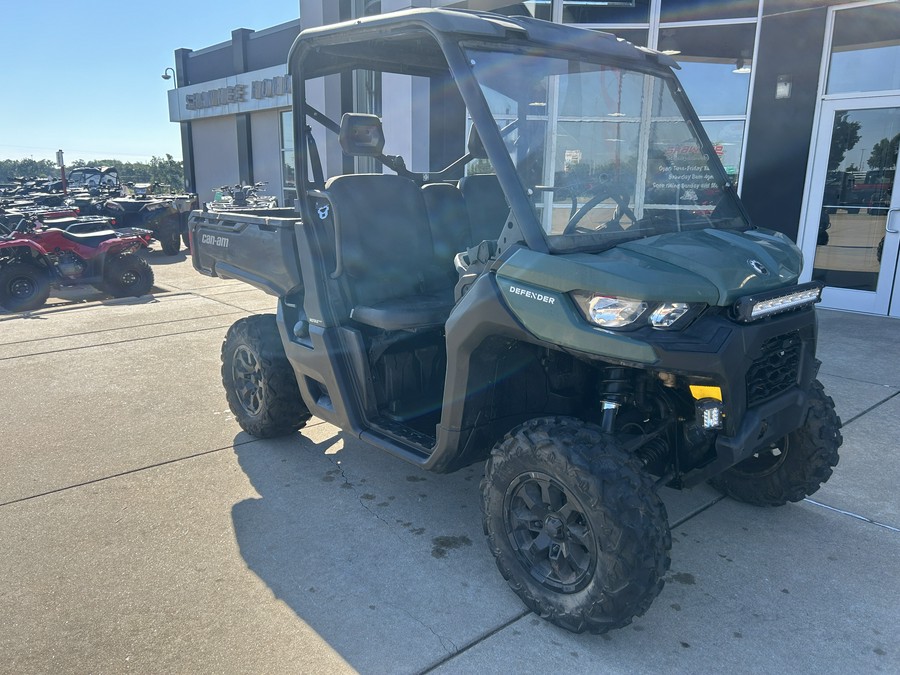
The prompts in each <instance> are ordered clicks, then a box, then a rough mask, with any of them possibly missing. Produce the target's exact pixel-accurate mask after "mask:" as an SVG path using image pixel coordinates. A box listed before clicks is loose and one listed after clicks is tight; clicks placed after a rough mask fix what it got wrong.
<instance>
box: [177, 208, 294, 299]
mask: <svg viewBox="0 0 900 675" xmlns="http://www.w3.org/2000/svg"><path fill="white" fill-rule="evenodd" d="M301 225H302V220H301V219H300V216H299V214H298V213H297V212H296V211H295V210H294V209H292V208H278V209H260V210H255V211H253V210H245V211H234V212H228V211H219V212H211V211H193V212H191V215H190V218H189V220H188V228H189V231H190V236H191V257H192V259H193V264H194V269H196V270H197V271H198V272H200V273H201V274H205V275H207V276H211V277H220V278H222V279H239V280H240V281H244V282H246V283H248V284H250V285H251V286H255V287H256V288H258V289H260V290H262V291H265V292H266V293H268V294H270V295H274V296H276V297H283V296H286V295H288V294H290V293H291V292H292V291H293V290H295V289H296V288H298V287H300V286H302V279H301V277H300V267H299V264H298V258H297V247H296V239H295V232H294V228H295V227H299V226H301Z"/></svg>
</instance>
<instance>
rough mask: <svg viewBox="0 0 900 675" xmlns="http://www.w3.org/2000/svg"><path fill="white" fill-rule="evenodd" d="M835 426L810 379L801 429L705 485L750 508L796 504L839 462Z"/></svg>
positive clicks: (825, 399)
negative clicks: (807, 407) (804, 417)
mask: <svg viewBox="0 0 900 675" xmlns="http://www.w3.org/2000/svg"><path fill="white" fill-rule="evenodd" d="M840 428H841V420H840V418H839V417H838V416H837V414H836V413H835V411H834V401H833V400H832V399H831V397H830V396H828V395H827V394H826V393H825V388H824V387H823V386H822V384H821V383H820V382H819V381H818V380H816V381H815V382H814V383H813V387H812V392H811V393H810V409H809V413H808V415H807V416H806V422H805V423H804V425H803V426H802V427H800V428H799V429H797V430H796V431H793V432H791V433H790V434H788V435H787V436H785V437H784V438H783V439H781V441H779V442H778V443H775V444H773V445H772V446H771V447H768V448H765V449H763V450H760V451H759V452H757V453H756V454H754V455H753V456H752V457H748V458H747V459H745V460H744V461H743V462H741V463H740V464H736V465H735V466H733V467H731V468H730V469H728V471H725V472H724V473H722V474H721V475H719V476H716V477H715V478H713V479H712V480H711V481H710V482H711V483H712V484H713V486H715V487H716V488H717V489H719V490H721V491H722V492H724V493H725V494H726V495H728V496H729V497H733V498H734V499H737V500H738V501H742V502H746V503H748V504H755V505H756V506H781V505H782V504H786V503H787V502H799V501H800V500H801V499H804V498H805V497H808V496H809V495H811V494H813V493H814V492H815V491H816V490H818V489H819V488H820V487H821V486H822V484H823V483H824V482H825V481H827V480H828V479H829V478H830V477H831V473H832V470H833V469H834V467H835V466H836V465H837V463H838V460H839V459H840V457H839V456H838V448H839V447H840V445H841V441H842V439H841V432H840Z"/></svg>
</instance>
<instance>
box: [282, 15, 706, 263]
mask: <svg viewBox="0 0 900 675" xmlns="http://www.w3.org/2000/svg"><path fill="white" fill-rule="evenodd" d="M517 44H518V45H520V46H521V47H522V48H526V49H529V50H532V51H534V50H538V51H541V50H546V52H547V53H552V54H553V55H555V56H557V55H558V56H565V55H566V54H567V53H568V54H572V55H573V56H580V57H582V58H583V57H584V55H585V53H589V54H592V55H594V56H596V57H597V58H599V59H603V60H604V61H606V62H609V63H610V64H611V65H617V64H618V65H623V66H625V67H627V68H630V69H633V70H639V71H643V72H647V73H652V74H654V75H658V76H663V77H666V76H668V77H673V75H672V70H671V68H672V67H677V64H676V63H675V61H673V60H672V59H671V58H670V57H668V56H666V55H664V54H661V53H658V52H653V51H651V50H647V49H644V48H639V47H634V46H633V45H631V44H630V43H627V42H624V41H621V40H618V39H617V38H615V37H614V36H612V35H609V34H605V33H598V32H594V31H588V30H584V29H581V28H573V27H569V26H562V25H559V24H550V23H547V22H545V21H539V20H536V19H531V18H526V17H502V16H499V15H495V14H488V13H485V12H474V11H469V10H446V9H436V10H428V9H413V10H406V11H403V12H396V13H392V14H387V15H381V16H375V17H368V18H365V19H357V20H354V21H348V22H343V23H339V24H333V25H330V26H324V27H320V28H312V29H308V30H305V31H303V32H301V33H300V35H299V36H298V37H297V39H296V41H295V42H294V44H293V46H292V47H291V50H290V54H289V57H288V72H289V74H290V76H291V78H292V85H293V91H294V115H293V124H294V138H295V148H296V149H297V152H295V160H294V161H295V167H294V168H295V175H296V176H297V186H298V200H297V208H298V209H299V211H300V213H301V215H302V217H303V219H304V220H305V221H306V222H312V220H313V211H314V209H315V207H314V195H311V194H310V190H317V189H318V190H320V189H321V188H322V187H323V186H322V185H321V182H322V175H321V171H320V170H318V169H317V168H316V166H315V158H316V156H317V155H318V151H317V150H316V149H315V141H314V140H311V139H312V133H311V129H310V128H309V126H308V123H307V120H308V119H313V120H316V121H317V122H319V123H320V124H323V125H324V126H325V128H326V129H329V130H331V131H335V129H336V127H337V123H336V122H334V121H333V120H331V119H330V118H328V117H327V116H325V115H324V114H322V113H321V112H320V111H318V110H316V109H315V108H313V107H312V106H310V105H309V104H308V103H307V101H306V87H305V83H306V81H307V80H310V79H314V78H318V77H323V76H327V75H336V74H340V73H345V72H351V71H354V70H375V71H381V72H390V73H397V74H404V75H419V76H424V77H431V76H435V75H439V74H446V73H447V72H448V70H449V73H450V75H451V76H452V78H453V80H454V81H455V82H456V85H457V87H458V89H459V92H460V94H461V96H462V99H463V102H464V104H465V105H466V107H467V108H468V110H469V114H470V115H471V117H472V122H473V124H474V125H475V128H476V129H477V130H478V132H479V135H480V137H481V141H482V144H483V145H484V149H485V151H486V152H487V155H488V157H489V158H490V159H491V163H492V165H493V167H494V170H495V172H496V174H497V179H498V180H499V182H500V185H501V187H502V188H503V191H504V193H505V194H506V198H507V201H508V203H509V207H510V218H511V219H512V220H513V221H514V222H515V223H516V224H517V226H518V230H519V232H520V233H521V235H522V237H523V238H524V243H525V244H526V245H527V246H528V248H530V249H531V250H533V251H536V252H541V253H549V248H548V245H547V241H546V240H545V238H544V235H543V232H542V229H541V226H540V224H539V223H538V222H537V219H536V217H535V215H534V211H533V210H532V208H531V204H530V200H529V198H528V196H527V195H526V193H525V188H524V187H523V185H522V183H521V181H520V179H519V176H518V173H517V171H516V168H515V166H514V165H513V162H512V159H511V158H510V156H509V153H508V152H507V151H506V147H505V145H504V140H503V138H502V136H501V132H500V130H499V129H497V125H496V123H495V121H494V118H493V116H492V115H491V113H490V110H489V108H488V105H487V102H486V101H485V98H484V95H483V93H482V91H481V87H480V85H479V83H478V82H477V80H476V79H475V77H474V75H473V73H472V70H471V66H470V64H469V62H468V60H467V57H466V55H465V53H464V51H463V48H464V47H479V48H483V49H497V48H498V47H499V48H501V49H502V50H503V51H509V49H510V48H511V47H514V46H515V45H517ZM433 45H436V46H437V47H438V49H437V50H435V49H434V48H433ZM438 56H439V57H440V58H437V57H438ZM691 115H693V112H691ZM694 117H695V116H694ZM694 121H695V123H696V125H697V128H698V129H702V127H701V126H700V124H699V121H696V119H695V120H694ZM706 142H707V143H708V140H707V141H706ZM304 149H305V150H306V152H303V150H304ZM310 158H312V159H313V160H314V162H313V165H312V166H310V164H311V163H310V161H309V159H310ZM376 159H378V160H379V161H381V162H382V163H383V164H384V165H385V166H387V167H388V168H390V169H391V170H393V171H395V172H396V173H398V174H400V175H407V176H408V177H413V178H416V176H415V175H414V174H412V173H411V172H408V171H406V169H405V166H404V165H403V164H402V159H400V160H399V161H398V159H399V158H396V157H392V156H389V155H382V156H381V157H376ZM469 159H471V155H470V154H469V153H467V154H466V155H464V156H463V157H462V158H460V159H458V160H457V161H455V162H453V163H452V164H451V165H450V166H448V167H445V168H444V169H442V170H440V171H438V172H434V173H430V174H429V176H428V179H429V180H440V179H441V177H442V175H446V174H448V173H450V172H451V171H452V170H453V169H455V168H457V167H458V166H459V165H460V164H461V163H465V162H466V161H468V160H469ZM310 173H313V175H312V176H310ZM423 180H424V179H421V178H420V182H423Z"/></svg>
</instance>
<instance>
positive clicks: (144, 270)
mask: <svg viewBox="0 0 900 675" xmlns="http://www.w3.org/2000/svg"><path fill="white" fill-rule="evenodd" d="M153 281H154V278H153V268H151V267H150V265H148V264H147V261H146V260H144V259H143V258H141V257H139V256H137V255H135V254H133V253H127V254H125V255H117V256H116V257H114V258H112V259H111V260H107V262H106V266H105V269H104V270H103V286H102V288H103V290H104V291H106V292H107V293H109V294H110V295H112V296H115V297H117V298H127V297H129V296H134V297H138V296H141V295H147V293H149V292H150V289H151V288H153Z"/></svg>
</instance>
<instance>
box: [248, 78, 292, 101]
mask: <svg viewBox="0 0 900 675" xmlns="http://www.w3.org/2000/svg"><path fill="white" fill-rule="evenodd" d="M290 93H291V78H290V77H288V76H287V75H278V76H276V77H269V78H266V79H265V80H253V82H252V83H251V85H250V96H252V97H253V98H273V97H275V96H284V95H285V94H290Z"/></svg>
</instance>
